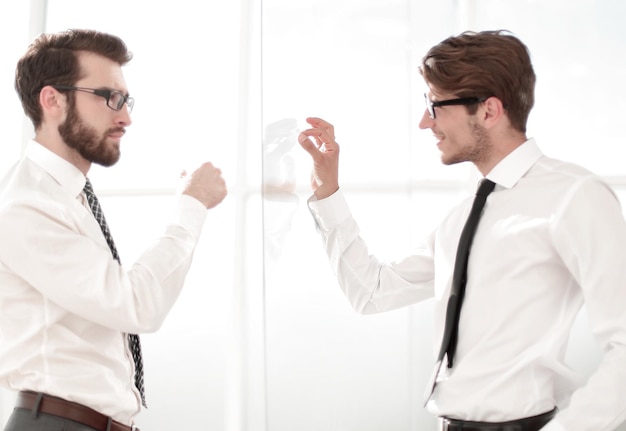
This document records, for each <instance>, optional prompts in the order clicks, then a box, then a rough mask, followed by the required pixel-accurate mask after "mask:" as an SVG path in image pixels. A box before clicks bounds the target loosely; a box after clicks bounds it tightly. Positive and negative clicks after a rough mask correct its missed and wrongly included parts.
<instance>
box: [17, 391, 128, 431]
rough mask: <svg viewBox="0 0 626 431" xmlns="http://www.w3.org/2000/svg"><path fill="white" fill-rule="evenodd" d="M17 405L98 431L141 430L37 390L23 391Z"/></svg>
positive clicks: (18, 396) (19, 395) (20, 407)
mask: <svg viewBox="0 0 626 431" xmlns="http://www.w3.org/2000/svg"><path fill="white" fill-rule="evenodd" d="M15 407H16V408H18V409H27V410H36V411H37V412H40V413H45V414H48V415H53V416H58V417H61V418H64V419H69V420H71V421H74V422H78V423H81V424H83V425H87V426H88V427H91V428H93V429H95V430H98V431H139V428H137V427H136V426H134V425H133V426H128V425H124V424H122V423H120V422H117V421H115V420H113V419H111V418H110V417H109V416H105V415H103V414H102V413H99V412H97V411H95V410H93V409H91V408H89V407H87V406H83V405H82V404H78V403H73V402H71V401H67V400H64V399H63V398H57V397H53V396H50V395H46V394H41V393H36V392H29V391H21V392H20V393H19V394H18V395H17V401H16V404H15Z"/></svg>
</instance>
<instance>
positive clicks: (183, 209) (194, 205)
mask: <svg viewBox="0 0 626 431" xmlns="http://www.w3.org/2000/svg"><path fill="white" fill-rule="evenodd" d="M207 212H208V211H207V208H206V207H205V206H204V205H203V204H202V202H200V201H199V200H197V199H196V198H193V197H191V196H189V195H184V194H183V195H180V196H179V198H178V203H177V205H176V207H175V209H174V214H173V215H172V219H171V223H172V224H175V225H178V226H181V227H182V228H183V229H185V230H186V231H187V232H189V233H190V234H191V235H193V237H194V238H195V239H196V240H198V238H200V234H201V233H202V227H203V226H204V222H205V220H206V217H207Z"/></svg>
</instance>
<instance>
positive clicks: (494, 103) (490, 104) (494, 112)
mask: <svg viewBox="0 0 626 431" xmlns="http://www.w3.org/2000/svg"><path fill="white" fill-rule="evenodd" d="M483 112H484V114H483V124H484V126H485V127H486V128H488V129H490V128H492V127H494V126H495V125H496V124H498V123H499V122H500V121H501V120H502V118H503V117H504V116H505V113H504V106H503V105H502V101H501V100H500V99H498V98H497V97H490V98H488V99H487V100H485V101H484V102H483Z"/></svg>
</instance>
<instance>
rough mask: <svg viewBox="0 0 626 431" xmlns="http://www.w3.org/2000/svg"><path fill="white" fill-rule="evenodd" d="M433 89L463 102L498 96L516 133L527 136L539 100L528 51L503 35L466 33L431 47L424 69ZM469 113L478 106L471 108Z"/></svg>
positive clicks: (423, 72) (516, 40)
mask: <svg viewBox="0 0 626 431" xmlns="http://www.w3.org/2000/svg"><path fill="white" fill-rule="evenodd" d="M419 70H420V73H421V74H422V76H423V77H424V79H425V80H426V83H427V84H428V85H430V86H432V87H433V88H434V89H436V90H438V91H441V92H444V93H450V94H454V95H457V96H458V97H492V96H495V97H497V98H498V99H500V101H502V104H503V105H504V108H505V109H506V112H507V116H508V118H509V120H510V122H511V125H512V126H513V128H515V129H517V130H519V131H521V132H522V133H525V132H526V122H527V121H528V114H529V113H530V110H531V109H532V107H533V104H534V101H535V96H534V88H535V72H534V70H533V66H532V64H531V61H530V53H529V52H528V48H527V47H526V45H524V44H523V43H522V42H521V41H520V40H519V39H518V38H516V37H515V36H513V35H511V34H510V33H509V32H507V31H504V30H496V31H483V32H480V33H475V32H469V31H468V32H464V33H461V34H460V35H458V36H452V37H449V38H447V39H446V40H444V41H443V42H441V43H439V44H438V45H435V46H434V47H432V48H431V49H430V50H429V51H428V53H426V55H425V56H424V58H423V59H422V65H421V66H420V68H419ZM467 108H468V110H469V113H470V114H473V113H475V112H476V109H477V107H476V105H473V106H472V105H469V106H467Z"/></svg>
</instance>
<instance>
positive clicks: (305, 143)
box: [298, 132, 320, 157]
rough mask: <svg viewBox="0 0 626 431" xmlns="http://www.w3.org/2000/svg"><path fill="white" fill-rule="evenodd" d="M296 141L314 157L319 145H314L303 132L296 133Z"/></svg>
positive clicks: (317, 152)
mask: <svg viewBox="0 0 626 431" xmlns="http://www.w3.org/2000/svg"><path fill="white" fill-rule="evenodd" d="M298 142H299V143H300V146H301V147H302V148H304V150H305V151H306V152H307V153H309V154H310V155H311V156H313V157H316V156H317V155H318V154H319V152H320V150H319V145H316V144H315V143H314V142H313V141H312V140H311V139H309V137H308V136H307V135H306V134H305V133H304V132H302V133H300V134H299V135H298Z"/></svg>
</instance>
